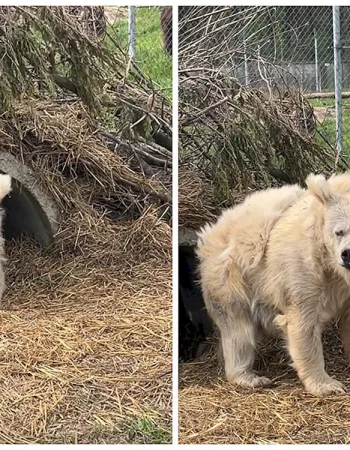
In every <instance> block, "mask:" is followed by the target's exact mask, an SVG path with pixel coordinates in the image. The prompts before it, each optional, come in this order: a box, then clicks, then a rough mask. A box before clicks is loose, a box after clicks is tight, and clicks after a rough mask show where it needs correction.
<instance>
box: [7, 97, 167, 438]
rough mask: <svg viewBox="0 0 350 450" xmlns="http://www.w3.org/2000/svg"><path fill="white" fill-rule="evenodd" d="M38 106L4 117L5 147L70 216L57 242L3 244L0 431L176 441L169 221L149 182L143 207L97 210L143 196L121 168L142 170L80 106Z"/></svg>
mask: <svg viewBox="0 0 350 450" xmlns="http://www.w3.org/2000/svg"><path fill="white" fill-rule="evenodd" d="M39 106H40V105H39V104H37V105H36V108H32V109H27V108H26V107H25V106H23V105H22V106H21V107H18V109H17V116H16V117H17V124H16V126H15V125H14V123H13V124H10V123H5V122H2V123H1V137H2V143H1V148H2V150H3V151H9V152H11V153H12V154H14V155H17V157H18V156H20V158H21V159H23V161H24V162H25V163H26V164H27V165H28V166H30V167H31V168H32V170H33V171H34V172H35V173H36V175H37V177H38V180H40V182H41V183H43V184H44V185H45V186H46V188H47V189H48V191H49V192H50V193H51V194H52V196H53V197H54V198H55V200H56V202H57V203H58V205H59V207H60V210H61V215H62V216H61V226H60V230H59V231H58V234H57V236H56V241H55V243H54V245H53V246H52V247H51V248H49V249H47V250H41V249H39V248H38V247H37V246H35V245H34V244H33V243H31V242H29V241H27V240H24V241H22V242H19V241H17V242H10V243H8V245H7V253H8V267H7V271H6V276H7V283H8V290H7V292H6V295H5V298H4V303H3V309H2V310H1V311H0V320H1V334H0V349H1V350H0V380H1V381H0V394H1V404H0V443H110V444H111V443H114V444H115V443H126V442H133V443H135V442H139V443H144V442H149V443H155V442H169V440H170V436H171V434H170V433H171V368H172V366H171V361H172V359H171V346H172V336H171V315H172V309H171V294H172V289H171V287H172V283H171V230H170V228H169V226H168V225H167V223H165V222H163V221H162V220H160V219H159V218H158V217H157V210H156V208H157V206H156V204H154V203H153V204H152V203H151V201H150V198H151V196H150V197H149V196H148V195H147V194H144V197H145V198H142V201H143V211H142V213H141V214H139V216H138V217H137V218H136V219H130V218H129V219H128V218H127V217H125V218H124V219H123V220H120V221H112V220H110V219H109V218H108V216H107V214H101V212H100V211H98V210H96V209H95V208H94V205H95V201H96V199H97V198H99V199H100V201H104V200H106V201H108V199H109V198H110V197H111V196H112V195H114V194H115V196H116V198H117V200H119V201H120V202H123V201H124V198H125V199H127V198H128V195H130V196H131V198H132V199H134V200H135V201H136V199H135V194H134V193H131V192H129V191H128V190H127V188H125V186H124V188H122V187H120V184H118V180H120V178H123V179H125V180H129V181H130V180H132V179H134V181H135V179H138V178H139V177H138V175H137V174H135V173H134V172H132V171H131V170H130V169H128V168H127V166H125V165H123V162H122V160H121V159H120V158H119V157H118V156H117V155H115V154H113V153H112V152H110V151H109V150H108V149H107V147H106V146H104V144H103V141H101V140H99V139H98V137H97V135H96V134H94V133H92V132H91V133H90V131H89V130H90V129H89V127H88V126H87V124H86V122H84V120H83V119H84V117H83V116H81V117H80V120H77V117H76V115H74V108H73V110H72V111H71V114H68V113H67V111H66V114H63V113H62V114H61V115H60V114H59V111H57V110H56V113H55V115H53V114H52V111H51V110H50V108H49V107H48V105H46V106H47V107H46V108H44V107H43V108H40V107H39ZM64 107H65V108H68V107H67V106H64ZM62 108H63V107H62ZM81 114H83V112H81ZM45 117H46V120H45ZM54 117H55V119H54ZM55 124H56V125H55ZM78 124H79V125H78ZM79 126H80V131H79V130H78V129H77V127H78V128H79ZM18 127H19V128H18ZM19 129H20V130H21V133H22V135H21V137H22V140H21V141H19V142H18V134H17V133H18V130H19ZM11 133H12V134H11ZM77 133H78V134H77ZM89 133H90V134H89ZM19 144H20V146H18V145H19ZM108 152H109V153H108ZM138 181H139V180H138ZM145 184H147V185H148V186H151V185H152V183H151V182H150V183H148V182H146V181H145ZM156 184H157V183H156ZM141 185H142V183H141ZM127 187H128V185H127ZM140 196H141V194H140ZM141 197H142V196H141ZM101 199H102V200H101ZM147 202H148V203H149V204H148V206H147Z"/></svg>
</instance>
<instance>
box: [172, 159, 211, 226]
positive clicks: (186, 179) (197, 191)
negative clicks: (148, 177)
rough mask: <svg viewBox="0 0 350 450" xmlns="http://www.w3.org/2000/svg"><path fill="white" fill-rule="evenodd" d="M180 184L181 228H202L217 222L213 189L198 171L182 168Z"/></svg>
mask: <svg viewBox="0 0 350 450" xmlns="http://www.w3.org/2000/svg"><path fill="white" fill-rule="evenodd" d="M178 184H179V226H180V227H182V226H185V227H188V228H200V227H201V226H202V225H204V224H205V223H207V222H210V221H213V220H215V217H216V215H217V208H216V207H215V199H214V195H213V187H212V185H211V184H210V183H209V182H208V180H206V179H205V178H204V177H203V176H201V175H200V173H199V171H198V170H195V169H194V168H181V170H180V171H179V179H178Z"/></svg>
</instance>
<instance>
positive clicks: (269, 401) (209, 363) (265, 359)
mask: <svg viewBox="0 0 350 450" xmlns="http://www.w3.org/2000/svg"><path fill="white" fill-rule="evenodd" d="M281 347H282V346H281V345H280V344H279V343H276V342H269V343H266V344H265V345H264V346H263V348H262V349H261V351H260V355H259V356H260V360H259V363H260V364H259V366H260V367H259V369H260V370H261V371H262V372H263V373H264V375H266V376H268V377H270V378H272V379H273V380H274V381H275V385H274V386H273V387H271V388H267V389H266V388H265V389H258V390H245V389H243V388H239V387H236V386H233V385H232V384H230V383H228V382H227V381H226V380H225V378H224V374H223V372H222V369H221V368H218V364H217V358H216V355H215V351H214V349H213V350H212V352H211V353H209V354H207V355H206V356H205V357H203V358H201V359H199V360H196V361H195V362H191V363H182V364H181V365H180V388H179V430H180V432H179V434H180V438H179V441H180V443H181V444H204V443H205V444H349V442H350V431H349V424H350V395H349V394H347V395H343V396H336V395H334V396H329V397H326V398H316V397H312V396H311V395H309V394H307V393H306V392H305V391H304V389H303V388H302V386H301V383H300V381H299V380H298V378H297V375H296V373H295V372H294V370H293V369H292V368H290V366H289V365H288V361H287V359H286V356H285V353H284V351H283V350H282V349H281ZM325 356H326V368H327V370H328V373H329V374H330V375H331V376H334V377H336V378H337V379H338V380H340V381H342V382H344V384H345V386H347V388H350V376H349V372H348V366H347V364H346V362H345V357H344V355H343V353H342V349H341V344H340V340H339V338H338V334H337V332H335V331H334V329H330V330H329V331H328V332H327V334H326V336H325Z"/></svg>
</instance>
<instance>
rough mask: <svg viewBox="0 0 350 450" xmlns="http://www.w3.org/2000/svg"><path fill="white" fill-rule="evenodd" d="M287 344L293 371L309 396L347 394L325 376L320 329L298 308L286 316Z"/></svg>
mask: <svg viewBox="0 0 350 450" xmlns="http://www.w3.org/2000/svg"><path fill="white" fill-rule="evenodd" d="M287 341H288V347H289V352H290V355H291V357H292V360H293V363H294V367H295V369H296V370H297V372H298V376H299V378H300V380H301V381H302V382H303V384H304V386H305V389H306V390H307V391H308V392H310V393H311V394H313V395H316V396H322V395H328V394H333V393H338V394H339V393H344V391H345V389H344V386H343V385H342V384H341V383H340V382H339V381H337V380H334V379H333V378H331V377H330V376H329V375H328V374H327V373H326V370H325V364H324V358H323V348H322V330H321V327H320V326H319V325H318V324H317V323H315V322H313V321H312V320H310V315H308V314H304V313H303V312H302V311H301V310H300V309H298V308H297V307H293V308H292V309H291V310H290V311H289V312H288V314H287Z"/></svg>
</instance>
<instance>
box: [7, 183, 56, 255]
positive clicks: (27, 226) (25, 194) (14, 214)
mask: <svg viewBox="0 0 350 450" xmlns="http://www.w3.org/2000/svg"><path fill="white" fill-rule="evenodd" d="M11 186H12V191H11V192H10V194H9V195H8V196H6V197H5V198H4V199H3V201H2V207H3V209H4V210H5V219H4V223H3V232H4V238H5V239H6V240H12V239H16V238H19V237H21V236H29V237H30V238H32V239H34V240H35V241H36V242H37V243H38V244H39V245H41V246H42V247H49V246H50V245H51V244H52V243H53V241H54V237H53V231H52V228H51V224H50V222H49V219H48V217H47V216H46V214H45V212H44V211H43V209H42V207H41V206H40V204H39V202H38V201H37V199H36V198H35V197H34V196H33V194H31V192H30V191H29V190H28V189H27V188H26V187H25V186H23V184H21V183H20V182H19V181H18V180H16V179H15V178H12V185H11Z"/></svg>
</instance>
